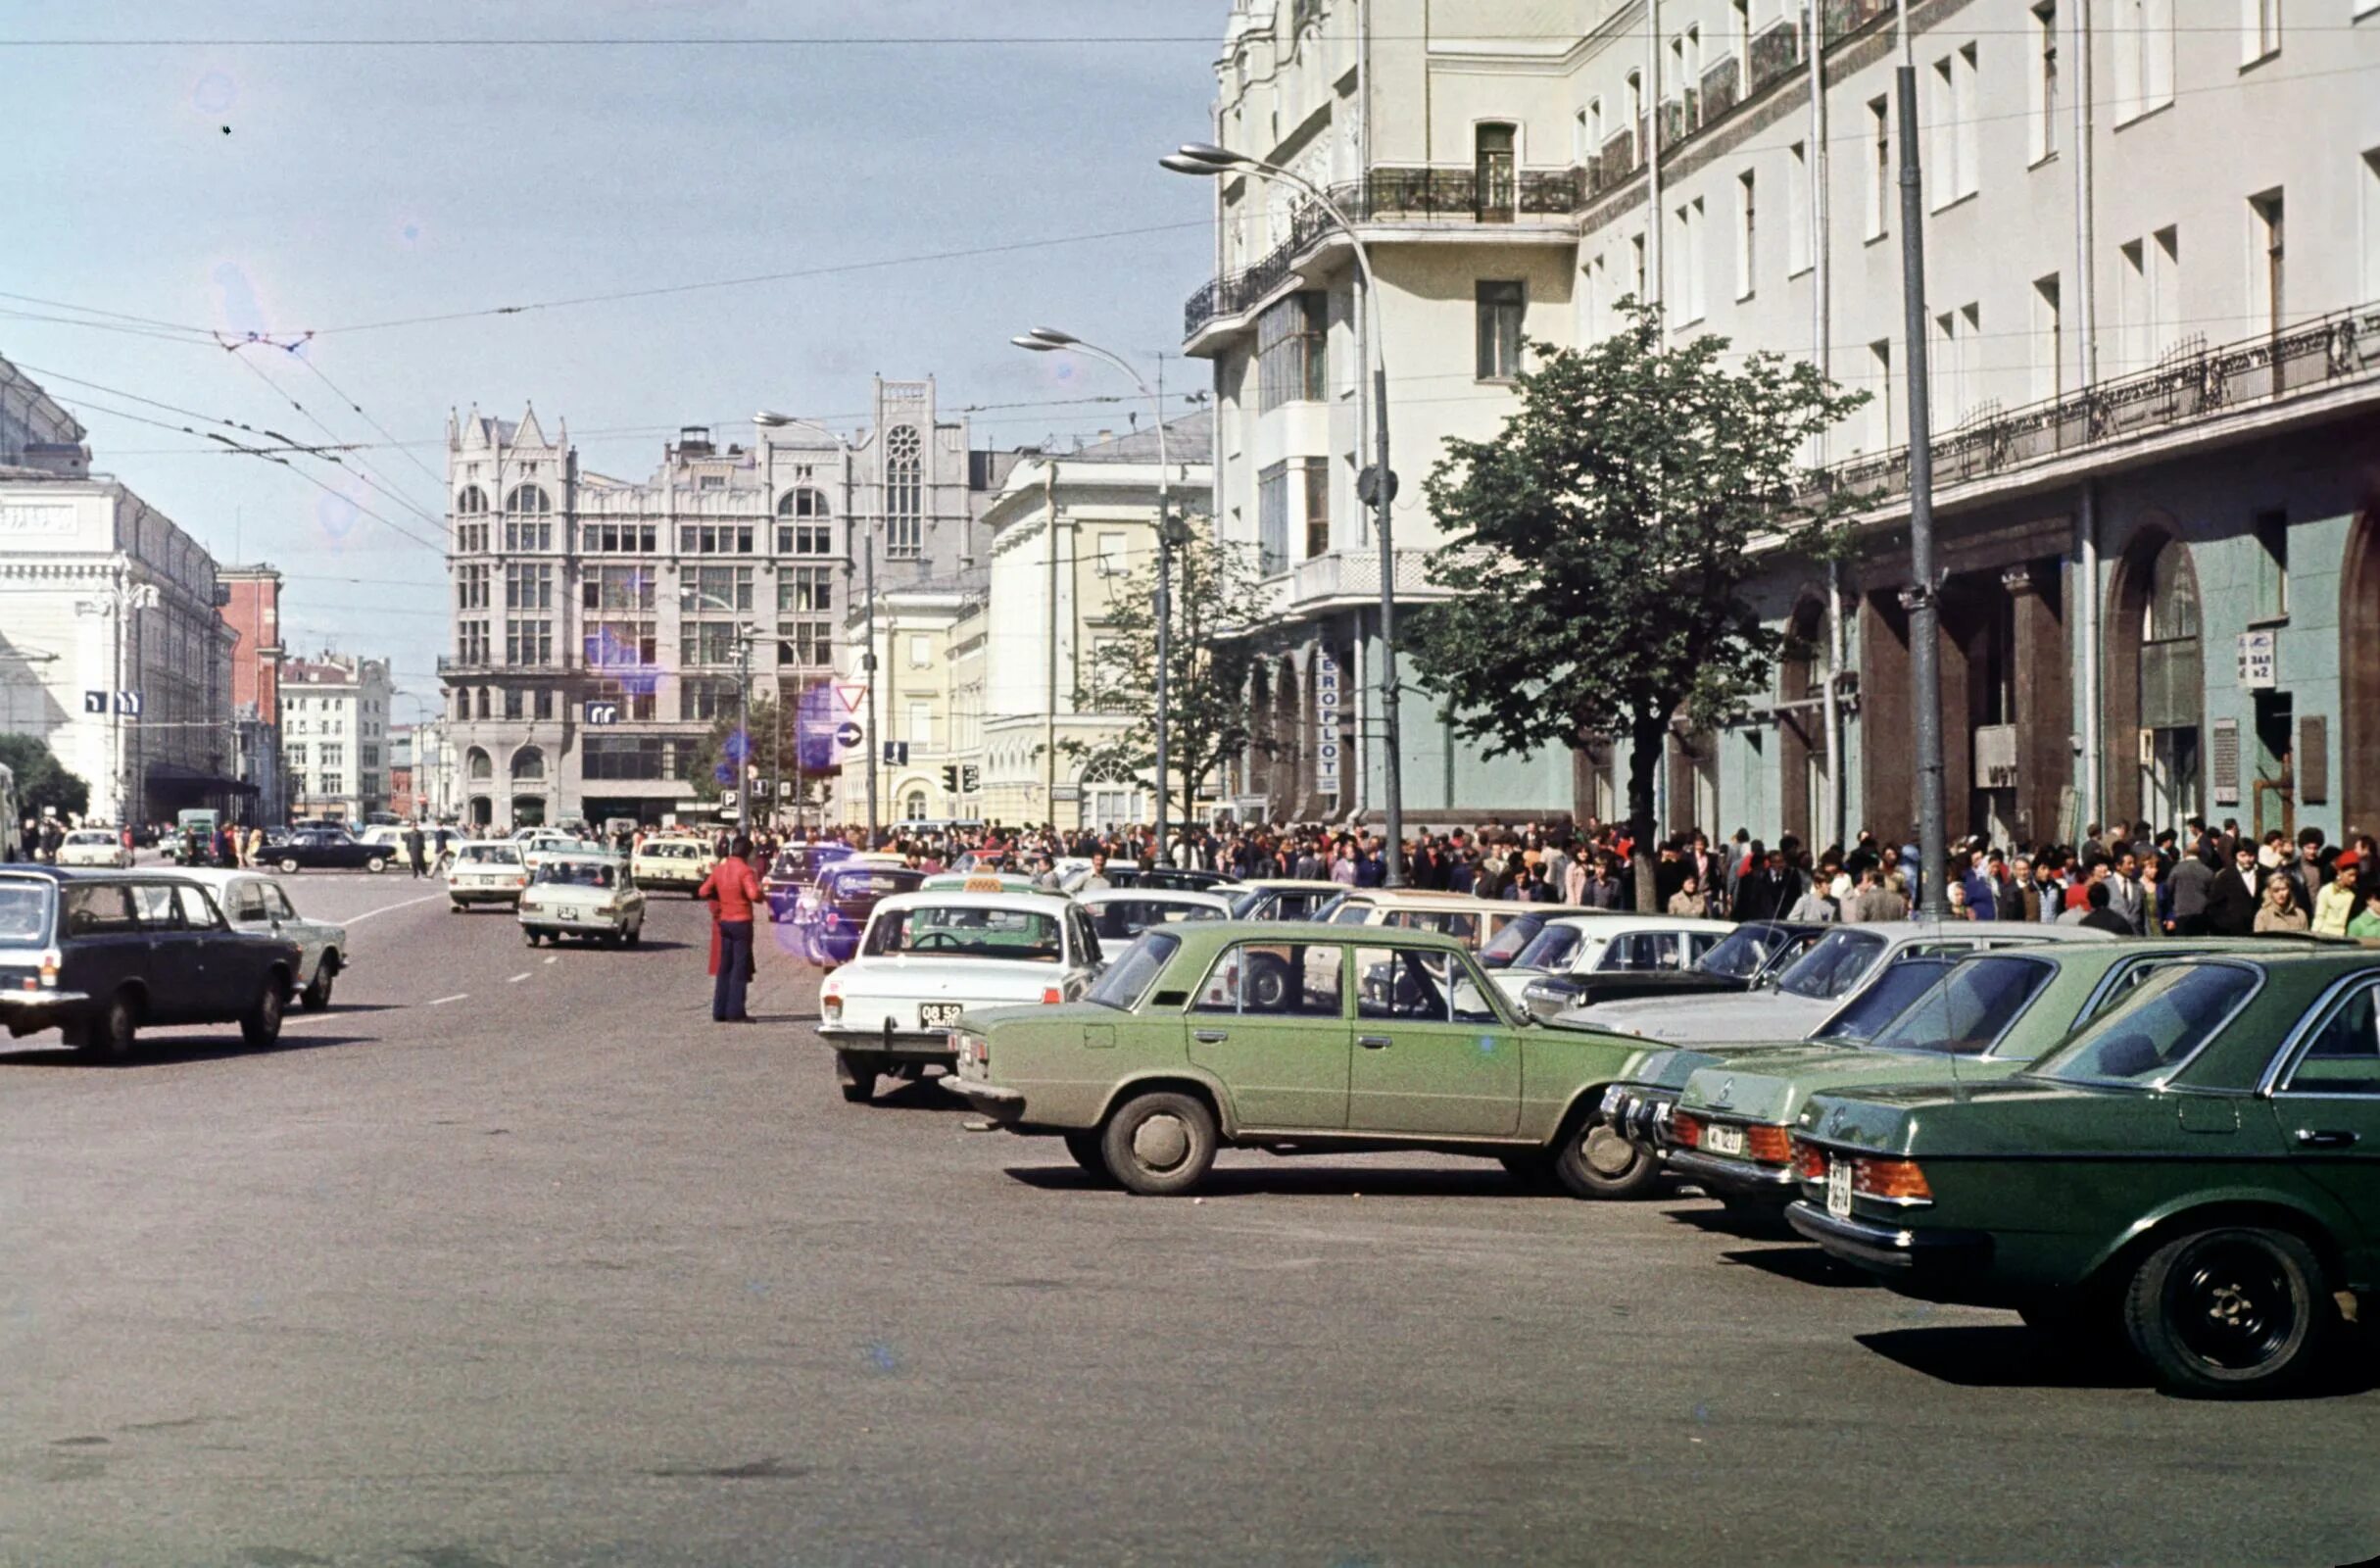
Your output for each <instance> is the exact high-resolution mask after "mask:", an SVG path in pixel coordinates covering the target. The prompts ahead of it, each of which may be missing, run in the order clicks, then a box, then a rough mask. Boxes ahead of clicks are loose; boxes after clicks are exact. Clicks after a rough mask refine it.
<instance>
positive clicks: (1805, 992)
mask: <svg viewBox="0 0 2380 1568" xmlns="http://www.w3.org/2000/svg"><path fill="white" fill-rule="evenodd" d="M1883 952H1884V939H1883V938H1882V937H1880V936H1878V935H1876V934H1875V933H1874V932H1872V931H1829V932H1827V933H1826V935H1825V936H1824V937H1823V938H1821V940H1820V942H1819V945H1818V946H1817V947H1815V948H1812V949H1811V950H1810V951H1809V952H1808V953H1805V954H1803V955H1802V956H1800V957H1798V958H1796V959H1794V960H1793V967H1791V968H1790V969H1787V970H1786V971H1785V972H1784V973H1783V974H1782V975H1779V976H1778V977H1777V981H1776V989H1777V990H1779V991H1781V992H1783V993H1784V994H1785V995H1786V996H1789V997H1807V998H1809V999H1810V1000H1811V1001H1813V1002H1833V1001H1835V1000H1837V999H1838V998H1842V997H1847V996H1849V995H1851V993H1852V992H1854V991H1856V990H1858V989H1859V986H1860V982H1861V981H1862V980H1865V979H1867V978H1868V971H1869V970H1870V968H1872V967H1874V965H1875V961H1876V959H1877V957H1879V956H1881V955H1882V954H1883Z"/></svg>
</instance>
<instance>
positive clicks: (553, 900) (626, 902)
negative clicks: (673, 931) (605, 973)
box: [517, 855, 645, 948]
mask: <svg viewBox="0 0 2380 1568" xmlns="http://www.w3.org/2000/svg"><path fill="white" fill-rule="evenodd" d="M517 918H518V919H519V921H520V936H521V940H522V941H523V942H526V943H527V944H528V945H529V946H530V947H532V948H533V947H536V946H537V945H538V943H540V942H545V941H553V942H559V941H560V940H561V939H562V938H563V937H565V936H571V937H584V938H585V939H586V940H588V941H589V942H604V943H608V944H610V945H611V946H613V947H618V946H621V945H623V944H624V945H626V946H628V947H632V948H633V947H635V946H636V945H637V943H639V942H640V941H642V940H644V936H645V895H644V894H643V893H642V892H641V891H640V890H639V889H638V888H637V885H636V883H635V881H634V879H632V878H631V877H630V876H629V875H628V867H627V864H626V863H625V862H624V861H622V860H621V858H619V857H618V856H616V855H550V856H548V857H547V858H545V859H544V860H543V861H541V862H539V864H538V866H537V868H536V869H535V870H533V871H531V872H530V873H529V885H528V886H527V887H526V888H524V889H522V890H521V895H520V906H519V909H518V911H517Z"/></svg>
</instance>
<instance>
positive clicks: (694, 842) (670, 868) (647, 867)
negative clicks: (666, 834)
mask: <svg viewBox="0 0 2380 1568" xmlns="http://www.w3.org/2000/svg"><path fill="white" fill-rule="evenodd" d="M713 863H714V862H713V861H712V858H711V854H710V845H709V844H708V843H707V842H706V841H704V840H703V839H695V838H652V839H647V840H646V841H645V842H644V843H643V844H641V845H639V846H638V847H637V851H636V854H635V855H634V856H633V857H632V858H630V860H629V863H628V871H629V875H630V877H631V878H632V879H633V880H634V881H635V883H636V885H637V886H638V887H640V888H643V889H645V890H646V891H648V892H651V893H658V892H660V891H661V890H662V889H663V888H669V889H672V890H675V891H677V892H680V893H683V894H685V895H686V896H687V897H688V898H690V899H691V898H693V897H694V896H695V893H696V891H697V890H698V889H700V888H701V887H702V886H703V882H704V878H706V877H708V876H709V875H710V868H711V866H712V864H713Z"/></svg>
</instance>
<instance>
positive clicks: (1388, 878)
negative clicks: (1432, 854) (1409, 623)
mask: <svg viewBox="0 0 2380 1568" xmlns="http://www.w3.org/2000/svg"><path fill="white" fill-rule="evenodd" d="M1367 288H1368V291H1369V292H1370V293H1371V295H1372V336H1373V338H1374V340H1375V342H1374V360H1373V367H1372V434H1373V442H1372V448H1373V452H1374V453H1375V455H1376V456H1375V458H1374V461H1375V462H1377V463H1378V464H1379V465H1380V474H1379V476H1378V478H1377V480H1376V481H1375V484H1374V490H1373V505H1374V508H1375V509H1376V515H1377V516H1378V517H1379V519H1380V520H1379V527H1380V721H1381V787H1382V789H1383V790H1384V792H1385V794H1386V796H1387V798H1386V799H1385V800H1384V801H1383V802H1382V803H1381V805H1382V808H1383V810H1382V816H1383V819H1384V820H1383V834H1382V836H1383V837H1384V838H1385V839H1386V841H1387V842H1386V844H1385V845H1384V846H1383V850H1384V854H1385V856H1386V863H1385V864H1384V866H1383V867H1382V875H1381V881H1382V883H1383V884H1384V886H1387V887H1392V888H1401V887H1403V886H1404V885H1405V766H1404V759H1403V756H1402V755H1401V754H1402V751H1403V746H1402V743H1401V741H1400V739H1399V728H1400V726H1399V725H1398V723H1397V711H1396V705H1397V689H1396V546H1395V542H1394V540H1393V538H1392V536H1391V532H1390V530H1391V529H1392V528H1393V527H1394V526H1395V524H1394V523H1393V521H1392V520H1391V517H1390V512H1389V509H1390V506H1391V503H1392V497H1391V494H1390V492H1391V491H1392V490H1393V489H1394V488H1395V487H1394V486H1393V485H1392V484H1391V483H1390V482H1389V467H1388V364H1387V360H1388V354H1387V345H1386V344H1385V343H1384V342H1381V341H1379V339H1380V335H1381V331H1380V285H1379V283H1378V282H1377V281H1370V282H1368V283H1367Z"/></svg>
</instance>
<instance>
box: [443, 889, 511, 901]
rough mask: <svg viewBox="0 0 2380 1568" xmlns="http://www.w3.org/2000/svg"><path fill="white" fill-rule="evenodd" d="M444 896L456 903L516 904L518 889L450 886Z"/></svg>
mask: <svg viewBox="0 0 2380 1568" xmlns="http://www.w3.org/2000/svg"><path fill="white" fill-rule="evenodd" d="M446 896H447V897H448V898H450V899H452V900H454V901H455V902H456V903H457V904H518V903H519V902H520V889H518V888H458V887H450V888H448V889H447V890H446Z"/></svg>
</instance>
